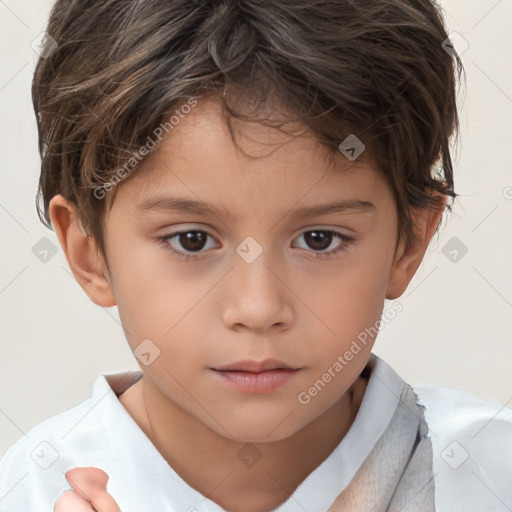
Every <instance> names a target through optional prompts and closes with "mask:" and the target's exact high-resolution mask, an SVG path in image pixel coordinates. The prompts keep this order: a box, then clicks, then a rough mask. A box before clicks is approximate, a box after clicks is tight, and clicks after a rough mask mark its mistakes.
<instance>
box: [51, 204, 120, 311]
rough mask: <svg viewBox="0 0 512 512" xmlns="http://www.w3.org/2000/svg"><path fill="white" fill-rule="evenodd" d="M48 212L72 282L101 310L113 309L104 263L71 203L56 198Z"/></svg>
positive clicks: (113, 303)
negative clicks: (75, 281) (71, 273)
mask: <svg viewBox="0 0 512 512" xmlns="http://www.w3.org/2000/svg"><path fill="white" fill-rule="evenodd" d="M49 213H50V218H51V221H52V225H53V228H54V229H55V232H56V233H57V236H58V238H59V242H60V245H61V246H62V249H63V251H64V254H65V255H66V259H67V261H68V264H69V268H70V269H71V272H73V275H74V276H75V279H76V280H77V281H78V283H79V284H80V286H81V287H82V288H83V289H84V291H85V293H86V294H87V295H88V296H89V298H90V299H91V300H92V301H93V302H94V303H95V304H98V306H102V307H104V308H108V307H111V306H115V305H116V300H115V297H114V293H113V290H112V283H111V281H110V277H109V274H108V269H107V266H106V264H105V261H104V259H103V257H102V256H101V254H100V252H99V250H98V248H97V245H96V243H95V242H94V240H93V238H92V237H91V236H88V235H87V234H86V233H85V231H84V230H83V228H82V225H81V223H80V220H79V218H78V215H77V211H76V207H75V206H74V204H72V203H71V202H70V201H68V200H67V199H65V198H64V197H63V196H61V195H56V196H54V197H53V198H52V199H51V201H50V205H49Z"/></svg>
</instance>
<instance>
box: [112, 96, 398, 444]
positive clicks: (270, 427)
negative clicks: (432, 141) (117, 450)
mask: <svg viewBox="0 0 512 512" xmlns="http://www.w3.org/2000/svg"><path fill="white" fill-rule="evenodd" d="M235 127H236V129H237V130H239V131H238V132H237V134H238V140H239V144H240V146H241V148H242V149H243V150H244V151H245V152H247V153H249V154H251V155H256V156H258V157H260V158H257V159H253V160H251V159H248V158H246V157H245V156H243V155H242V154H241V153H238V152H237V151H236V150H235V146H234V145H233V143H232V140H231V137H230V135H229V132H228V129H227V126H226V125H225V124H224V123H223V120H222V117H221V110H220V108H219V106H218V105H217V104H216V103H214V102H207V103H199V104H198V105H197V106H196V107H195V108H193V109H192V112H191V113H190V114H188V115H187V116H186V117H185V118H184V119H183V120H181V121H180V123H179V125H178V126H177V127H176V128H175V129H174V130H173V132H172V133H171V137H170V138H169V139H168V140H166V141H165V142H163V143H162V145H161V147H160V150H159V151H158V152H155V153H154V154H153V155H151V159H149V160H147V162H146V165H145V169H142V170H141V172H140V173H139V174H138V175H135V176H134V177H133V178H132V179H130V180H127V181H126V182H125V183H123V184H122V185H121V186H119V189H118V191H117V196H116V198H115V201H114V203H113V206H112V210H111V211H110V212H109V214H108V215H107V217H106V224H105V241H106V247H107V250H106V252H107V259H108V261H109V266H110V269H111V272H112V273H111V282H112V292H113V294H114V296H115V300H116V302H117V305H118V308H119V314H120V317H121V320H122V323H123V327H124V330H125V332H126V336H127V339H128V342H129V344H130V347H131V348H132V350H136V349H137V347H138V346H139V345H140V344H141V343H142V342H143V340H151V342H148V341H145V342H144V343H145V345H142V346H141V347H144V350H143V352H148V353H149V356H148V355H146V356H144V357H145V359H144V361H146V360H147V359H149V361H148V362H150V364H149V365H148V366H146V365H144V364H141V365H140V366H141V369H142V370H143V371H144V373H145V375H146V378H148V379H149V380H150V381H151V382H152V383H153V385H154V386H156V387H157V388H158V389H159V391H160V392H161V393H162V394H163V396H165V397H166V398H167V399H168V400H169V401H170V402H171V403H173V404H176V405H177V406H178V407H180V408H181V409H183V410H185V411H186V412H188V413H189V414H191V415H192V416H194V417H196V418H197V419H199V420H200V421H201V422H202V423H203V424H205V425H207V426H208V427H209V428H211V429H213V430H214V431H216V432H217V433H218V434H220V435H222V436H226V437H230V438H232V439H235V440H240V441H253V442H258V441H272V440H278V439H282V438H285V437H288V436H290V435H291V434H293V433H294V432H296V431H297V430H299V429H301V428H302V427H304V426H305V425H307V424H308V423H310V422H311V421H312V420H314V419H315V418H317V417H318V416H320V415H321V414H322V413H323V412H325V411H326V409H327V408H328V407H330V406H331V405H332V404H333V403H334V401H336V400H337V399H338V398H339V397H340V396H341V395H342V394H343V393H345V392H346V391H347V390H348V388H349V387H350V386H351V385H352V383H353V382H354V381H355V380H356V378H357V376H358V374H359V373H360V372H361V370H362V369H363V367H364V365H365V363H366V361H367V358H368V356H369V354H370V351H371V347H372V344H373V342H374V339H373V338H372V337H371V336H369V337H367V339H366V344H364V343H362V342H361V341H357V340H358V336H359V335H360V334H361V333H362V332H364V331H365V329H369V328H371V327H374V326H375V324H376V322H377V321H378V320H379V316H380V314H381V312H382V310H383V305H384V299H385V298H386V295H387V293H389V290H388V287H389V280H390V275H391V273H392V267H393V263H394V255H395V245H396V241H397V215H396V208H395V204H394V200H393V195H392V191H391V189H390V187H389V186H388V184H387V183H386V181H385V180H384V179H383V178H382V177H381V176H380V175H379V174H378V173H377V172H375V171H374V170H372V169H370V168H367V167H366V168H365V167H363V166H362V164H361V165H358V166H357V168H356V166H355V164H358V161H357V160H356V161H355V162H350V161H348V160H347V159H346V158H345V157H344V156H343V155H342V154H341V153H340V155H339V156H337V157H336V160H335V162H334V165H333V166H331V168H327V159H326V158H325V152H324V151H325V150H324V149H323V148H322V146H321V145H320V143H319V142H317V141H314V140H312V139H307V138H295V139H292V140H290V138H286V137H285V136H283V135H282V134H281V135H278V132H277V131H276V130H271V129H269V128H264V127H262V126H261V125H259V124H245V123H238V122H237V123H235ZM285 140H289V142H288V143H287V144H284V145H281V146H279V144H280V143H283V142H284V141H285ZM269 144H270V145H269ZM262 155H266V156H262ZM177 198H181V199H186V200H188V201H190V202H197V203H199V205H200V206H201V207H203V208H204V207H205V205H211V207H212V208H214V209H216V210H217V214H214V213H205V214H200V213H195V212H193V211H186V210H181V211H180V210H178V209H176V210H171V209H166V204H168V203H170V202H171V199H174V200H176V199H177ZM340 200H346V201H350V200H360V201H365V202H368V203H373V205H374V207H373V208H371V207H370V208H367V209H361V210H354V209H352V210H347V211H340V212H332V213H325V214H322V215H315V216H311V217H306V216H301V215H300V210H301V209H302V208H310V207H318V206H320V205H325V204H328V203H334V202H336V201H340ZM157 202H158V204H159V205H160V206H161V207H160V208H154V209H153V208H149V207H148V206H149V205H151V204H155V203H157ZM144 205H145V206H146V208H145V207H144ZM179 231H182V232H189V239H188V240H187V238H186V237H185V236H181V237H179V236H177V237H174V238H173V239H172V240H168V241H167V242H165V241H162V238H163V237H166V236H170V235H171V234H174V233H176V232H179ZM329 231H334V232H337V233H340V234H341V235H345V236H347V237H349V238H350V239H352V241H343V240H342V239H340V238H339V237H337V236H330V235H329V233H328V232H329ZM197 232H200V233H197ZM312 232H313V233H312ZM315 232H316V235H315ZM171 248H172V249H174V250H176V251H181V252H182V253H185V252H187V251H188V255H189V256H188V257H187V258H185V256H184V255H180V254H177V253H173V252H171V250H170V249H171ZM336 249H341V250H339V251H338V252H336V253H334V251H335V250H336ZM260 250H261V251H262V252H261V254H259V251H260ZM244 251H246V252H244ZM322 251H323V252H327V251H328V252H330V253H331V254H326V255H322V254H321V253H322ZM397 257H398V256H397ZM372 332H374V331H372ZM354 340H356V342H357V346H358V348H359V349H360V350H359V351H357V349H356V348H354V345H353V342H354ZM351 347H353V348H352V349H351ZM139 350H140V349H139ZM350 350H351V351H352V354H353V358H351V360H350V361H348V359H347V358H345V357H344V354H345V353H346V352H347V351H350ZM158 351H159V355H157V353H158ZM356 352H357V353H356ZM137 353H138V352H137ZM339 356H341V357H342V359H343V363H341V362H340V359H338V358H339ZM153 358H154V360H153ZM268 358H275V359H278V360H280V361H282V362H284V363H285V364H286V365H288V366H290V367H292V368H297V369H299V370H298V371H296V372H294V373H293V375H292V376H291V377H290V378H289V379H288V380H287V381H286V383H285V384H283V385H281V386H280V387H277V388H276V389H273V390H272V391H271V392H262V391H260V392H256V393H251V392H249V391H247V390H242V389H239V388H237V387H235V386H234V385H233V384H232V383H231V382H230V381H229V379H226V378H224V377H223V376H222V375H221V374H219V372H218V371H216V370H214V369H215V368H219V367H221V366H224V365H228V364H230V363H235V362H238V361H243V360H254V361H262V360H265V359H268ZM151 361H152V362H151ZM336 362H338V365H336ZM339 365H341V367H342V368H341V369H340V366H339ZM326 372H327V373H329V375H330V377H331V378H330V379H329V375H328V376H327V377H326V376H325V374H326ZM318 380H321V381H322V383H323V385H322V386H318V384H317V388H318V387H320V391H318V390H317V392H316V393H315V391H312V392H310V391H309V390H310V388H311V387H312V386H314V385H315V382H317V381H318ZM267 391H268V390H267Z"/></svg>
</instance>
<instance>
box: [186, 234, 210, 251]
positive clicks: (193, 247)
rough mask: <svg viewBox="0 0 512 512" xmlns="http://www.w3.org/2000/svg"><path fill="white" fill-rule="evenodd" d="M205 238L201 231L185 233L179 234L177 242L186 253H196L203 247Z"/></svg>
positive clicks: (205, 235)
mask: <svg viewBox="0 0 512 512" xmlns="http://www.w3.org/2000/svg"><path fill="white" fill-rule="evenodd" d="M206 237H207V234H206V233H203V232H202V231H187V232H186V233H180V235H179V242H180V244H181V246H182V247H183V248H184V249H185V250H187V251H198V250H201V249H202V248H203V247H204V246H205V243H206Z"/></svg>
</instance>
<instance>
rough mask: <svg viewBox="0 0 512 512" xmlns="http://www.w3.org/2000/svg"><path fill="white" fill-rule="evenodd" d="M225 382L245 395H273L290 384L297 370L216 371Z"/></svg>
mask: <svg viewBox="0 0 512 512" xmlns="http://www.w3.org/2000/svg"><path fill="white" fill-rule="evenodd" d="M214 371H215V373H216V374H218V375H219V376H220V377H221V378H222V379H223V380H224V381H225V382H227V383H228V384H230V385H231V386H233V387H235V388H236V389H238V390H239V391H243V392H245V393H271V392H272V391H275V390H276V389H278V388H280V387H281V386H284V385H285V384H286V383H287V382H289V381H290V380H291V379H292V378H293V377H294V375H296V374H297V373H298V371H299V370H298V369H297V370H269V371H266V372H259V373H251V372H236V371H229V370H214Z"/></svg>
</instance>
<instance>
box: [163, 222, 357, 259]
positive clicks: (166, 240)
mask: <svg viewBox="0 0 512 512" xmlns="http://www.w3.org/2000/svg"><path fill="white" fill-rule="evenodd" d="M312 232H320V233H332V234H333V235H334V237H337V238H338V239H339V240H340V241H341V243H340V244H339V245H338V247H336V248H335V249H332V250H330V251H314V250H310V252H312V253H313V254H314V257H315V258H319V259H327V258H331V257H334V256H336V255H337V254H338V253H341V252H343V251H345V250H347V249H348V247H349V246H350V245H351V244H352V243H353V242H354V240H353V238H351V237H349V236H347V235H344V234H343V233H339V232H338V231H333V230H330V229H310V230H308V231H304V232H303V233H302V234H301V235H299V237H300V236H303V235H305V234H306V233H312ZM186 233H204V234H206V235H207V236H210V237H211V235H210V234H209V233H207V232H206V231H202V230H200V229H187V230H184V231H177V232H175V233H171V234H170V235H166V236H162V237H159V238H158V241H159V243H160V245H161V246H162V247H163V248H164V249H165V250H166V251H169V252H170V253H172V254H176V255H177V256H179V257H180V258H183V259H184V260H194V259H197V256H196V255H200V254H202V253H201V252H197V253H195V254H194V253H193V254H183V253H182V252H181V251H177V250H175V249H173V248H172V247H171V244H170V241H171V240H172V239H173V238H176V237H177V236H179V235H183V234H186ZM212 238H213V237H212Z"/></svg>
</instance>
